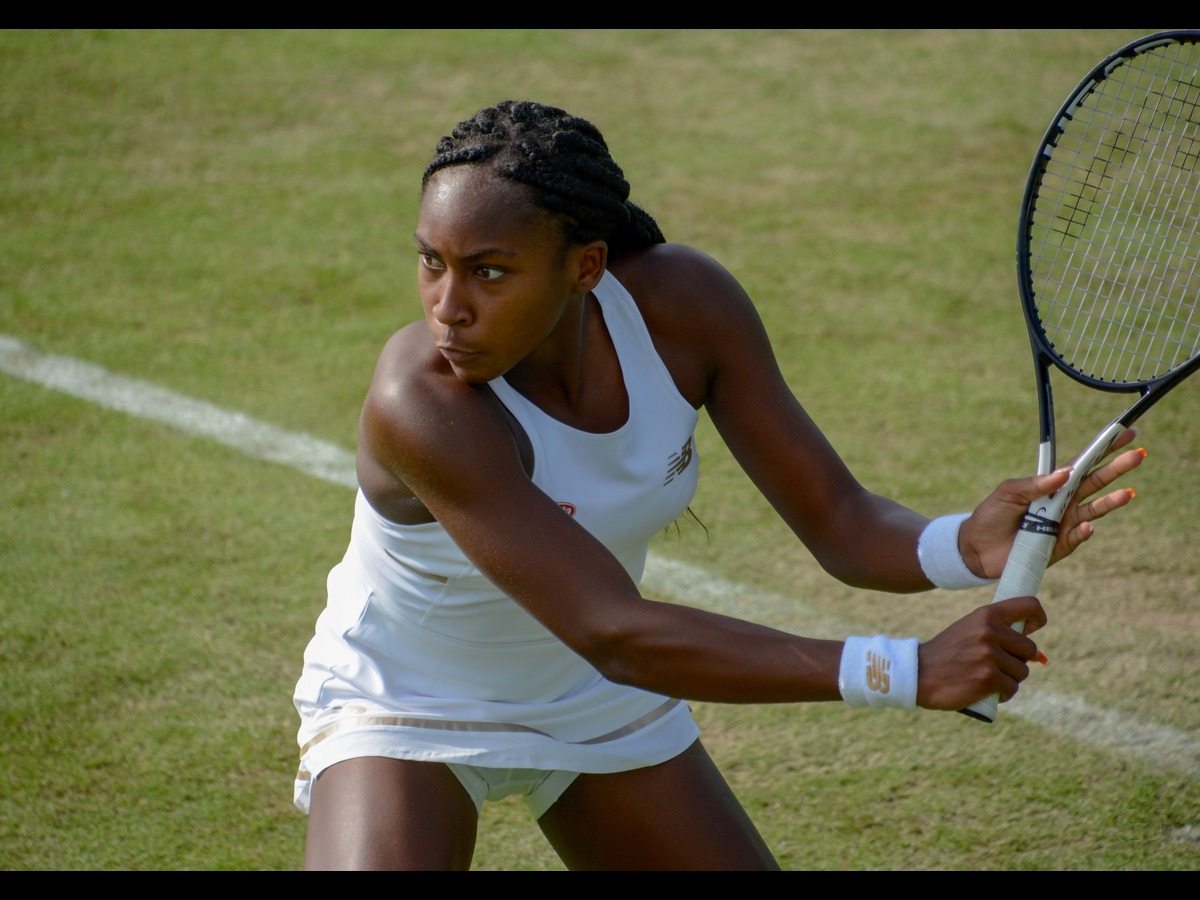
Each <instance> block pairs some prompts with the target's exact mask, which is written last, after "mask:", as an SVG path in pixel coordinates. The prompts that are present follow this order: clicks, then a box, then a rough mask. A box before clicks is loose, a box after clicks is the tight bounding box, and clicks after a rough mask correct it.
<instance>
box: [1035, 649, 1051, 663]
mask: <svg viewBox="0 0 1200 900" xmlns="http://www.w3.org/2000/svg"><path fill="white" fill-rule="evenodd" d="M1034 659H1036V660H1037V661H1038V662H1040V663H1041V664H1042V665H1043V666H1044V665H1045V664H1046V663H1048V662H1050V660H1049V659H1048V658H1047V657H1046V654H1045V653H1043V652H1042V651H1041V650H1039V651H1038V652H1037V656H1035V657H1034Z"/></svg>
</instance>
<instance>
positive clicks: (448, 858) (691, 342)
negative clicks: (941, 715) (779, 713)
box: [295, 101, 1141, 869]
mask: <svg viewBox="0 0 1200 900" xmlns="http://www.w3.org/2000/svg"><path fill="white" fill-rule="evenodd" d="M628 195H629V185H628V184H627V182H626V181H625V179H624V177H623V175H622V172H621V170H620V168H619V167H618V166H617V165H616V163H615V162H613V160H612V158H611V157H610V155H609V152H608V148H607V146H606V145H605V142H604V139H603V137H602V136H601V134H600V132H599V131H598V130H597V129H596V128H595V127H594V126H592V125H591V124H590V123H588V122H586V121H584V120H583V119H580V118H577V117H574V116H570V115H568V114H567V113H565V112H563V111H562V110H560V109H556V108H553V107H548V106H543V105H539V104H536V103H528V102H510V101H509V102H504V103H500V104H499V105H497V106H496V107H493V108H489V109H484V110H481V111H480V112H479V113H477V114H476V115H475V116H474V117H473V118H472V119H470V120H468V121H465V122H463V123H461V124H460V125H458V126H457V127H456V128H455V129H454V131H453V133H452V135H451V136H449V137H446V138H443V139H442V141H441V142H440V143H439V144H438V147H437V153H436V156H435V157H434V159H433V161H432V162H431V163H430V165H429V167H428V168H427V169H426V171H425V175H424V179H423V182H422V201H421V208H420V216H419V220H418V222H417V229H416V234H415V236H414V240H415V244H416V253H417V263H418V281H419V287H420V294H421V300H422V304H423V307H424V312H425V321H424V322H423V323H415V324H412V325H409V326H408V327H406V328H403V329H401V330H400V331H399V332H397V333H396V334H395V335H394V336H393V337H392V338H391V340H389V341H388V343H387V345H386V346H385V348H384V350H383V353H382V355H381V357H380V359H379V363H378V366H377V369H376V372H375V375H374V379H373V381H372V384H371V387H370V390H369V393H368V395H367V399H366V403H365V405H364V409H363V413H362V421H361V431H360V440H359V447H358V477H359V484H360V491H359V494H358V497H357V500H356V507H355V517H354V524H353V530H352V536H351V540H350V546H349V549H348V550H347V552H346V555H345V558H344V559H343V560H342V562H341V563H339V564H338V565H337V566H336V567H335V568H334V569H333V571H332V572H331V573H330V576H329V583H328V588H329V603H328V606H327V607H326V609H325V611H324V612H323V613H322V614H321V616H320V618H319V620H318V622H317V629H316V636H315V637H314V638H313V640H312V642H311V643H310V644H309V646H308V649H307V651H306V653H305V660H304V669H303V673H302V676H301V678H300V681H299V683H298V685H297V688H296V696H295V701H296V706H297V709H298V711H299V712H300V715H301V719H302V724H301V728H300V734H299V742H300V745H301V768H300V773H299V775H298V778H297V782H296V803H297V806H299V807H300V808H301V809H302V810H306V811H307V812H308V813H309V831H308V842H307V853H306V864H307V865H308V866H309V867H312V868H330V867H332V868H438V869H446V868H467V867H468V866H469V865H470V861H471V856H472V851H473V848H474V842H475V829H476V822H477V814H478V810H479V807H480V805H481V804H482V803H483V801H484V800H485V799H488V798H498V797H502V796H505V795H506V794H510V793H520V794H523V795H525V797H526V800H527V802H528V803H529V805H530V808H531V810H532V812H533V814H534V815H535V816H536V817H537V820H538V822H539V825H540V826H541V828H542V830H543V831H544V832H545V834H546V836H547V837H548V839H549V840H550V842H551V843H552V845H553V846H554V848H555V850H556V851H557V852H558V853H559V855H560V856H561V857H562V859H563V860H564V862H565V863H566V864H567V865H568V866H570V867H573V868H591V869H598V868H669V869H684V868H697V867H706V868H720V869H726V868H728V869H732V868H742V869H752V868H771V867H774V865H775V863H774V860H773V859H772V857H771V854H770V851H769V850H768V849H767V847H766V846H765V844H764V843H763V841H762V839H761V837H760V836H759V834H758V832H757V831H756V830H755V828H754V826H753V824H752V823H751V822H750V821H749V819H748V818H747V816H746V814H745V813H744V811H743V810H742V809H741V807H740V806H739V804H738V802H737V800H736V799H735V798H734V796H733V794H732V793H731V791H730V790H729V788H728V787H727V785H726V784H725V782H724V781H723V779H722V778H721V776H720V774H719V773H718V772H717V771H716V769H715V767H714V766H713V764H712V762H711V761H710V759H709V757H708V756H707V754H706V752H705V750H704V748H703V746H702V744H701V743H700V741H699V739H698V730H697V728H696V725H695V723H694V722H693V720H692V718H691V715H690V713H689V711H688V707H687V704H686V702H685V701H687V700H698V701H720V702H730V703H751V702H768V701H775V702H778V701H815V700H837V699H844V700H846V701H847V702H849V703H853V704H860V705H898V706H906V707H910V708H911V707H914V706H920V707H925V708H929V709H941V710H957V709H961V708H962V707H965V706H967V705H969V704H970V703H973V702H974V701H976V700H978V699H980V698H982V697H985V696H988V695H990V694H997V693H998V694H999V695H1000V696H1001V698H1002V699H1003V700H1007V699H1009V698H1010V697H1012V695H1013V694H1014V693H1015V692H1016V690H1017V686H1018V684H1019V683H1020V682H1021V681H1022V680H1023V679H1024V678H1025V677H1026V675H1027V674H1028V671H1029V670H1028V663H1029V661H1030V660H1031V659H1035V658H1036V657H1037V655H1038V650H1037V646H1036V645H1035V644H1034V642H1033V641H1032V640H1030V638H1029V637H1028V635H1029V634H1030V633H1032V632H1033V631H1036V630H1037V628H1039V627H1041V625H1043V624H1044V623H1045V615H1044V613H1043V611H1042V608H1041V606H1040V605H1039V604H1038V601H1037V600H1036V599H1034V598H1032V597H1023V598H1016V599H1013V600H1009V601H1005V602H1003V603H997V604H987V605H985V606H983V607H981V608H979V609H976V610H975V611H974V612H972V613H970V614H969V615H967V616H965V617H964V618H962V619H960V620H959V621H957V622H955V623H953V624H951V625H950V626H949V627H948V628H946V630H945V631H943V632H941V633H940V634H938V635H937V636H936V637H934V638H933V639H931V640H929V641H926V642H925V643H920V644H918V641H917V640H916V639H915V638H911V639H895V638H887V637H882V636H876V637H872V638H863V637H855V638H850V639H848V640H847V641H845V642H843V641H828V640H813V639H809V638H804V637H798V636H795V635H792V634H786V633H783V632H780V631H777V630H773V629H770V628H766V627H761V626H758V625H755V624H751V623H749V622H745V621H740V620H736V619H731V618H728V617H725V616H720V615H716V614H713V613H710V612H706V611H702V610H699V609H693V608H689V607H687V606H685V605H677V604H669V603H660V602H655V601H653V600H650V599H647V598H644V597H642V596H641V594H640V593H639V591H638V581H639V579H640V577H641V574H642V569H643V566H644V564H645V560H646V554H647V547H648V544H649V541H650V539H651V537H652V536H653V535H654V534H656V533H657V532H658V531H660V530H661V529H662V528H664V527H665V526H666V525H668V524H669V523H670V522H671V521H673V520H674V519H675V518H676V517H677V516H679V515H680V514H681V513H682V512H683V511H684V509H685V508H686V506H687V504H688V502H689V501H690V499H691V497H692V495H693V491H694V489H695V485H696V473H697V461H696V452H695V448H694V446H693V438H692V433H693V429H694V426H695V424H696V421H697V415H698V410H699V409H701V408H702V407H703V408H704V409H706V410H707V411H708V414H709V415H710V416H711V417H712V420H713V422H714V423H715V425H716V427H717V429H718V430H719V432H720V434H721V436H722V437H723V438H724V440H725V441H726V442H727V443H728V445H729V447H730V449H731V451H732V452H733V454H734V455H735V457H736V458H737V460H738V461H739V463H740V464H741V465H742V466H743V467H744V468H745V470H746V472H747V473H748V474H749V476H750V477H751V478H752V479H753V481H754V483H755V484H756V485H757V486H758V488H759V489H760V490H761V491H762V492H763V494H764V495H765V496H766V497H767V498H768V499H769V500H770V502H771V503H772V504H773V506H774V507H775V509H777V510H778V512H779V514H780V515H781V516H782V517H783V519H784V520H785V521H786V522H787V523H788V525H789V526H791V528H792V530H793V531H794V532H795V533H796V536H797V537H798V538H799V539H800V541H801V542H802V543H803V544H804V545H805V547H807V548H808V550H809V551H811V552H812V553H813V554H814V555H815V556H816V558H817V559H818V560H819V561H820V563H821V565H822V566H823V567H824V568H825V569H826V570H827V571H829V572H830V573H831V574H832V575H834V576H835V577H837V578H839V579H841V580H843V581H845V582H847V583H849V584H853V585H859V586H862V587H869V588H877V589H882V590H889V591H919V590H925V589H928V588H930V587H932V586H934V585H937V586H941V587H948V588H950V587H960V586H968V585H974V584H980V583H983V581H984V580H985V579H992V578H995V577H996V576H997V575H998V574H999V572H1000V570H1001V569H1002V567H1003V564H1004V560H1005V558H1006V556H1007V553H1008V549H1009V547H1010V545H1011V543H1012V540H1013V536H1014V534H1015V532H1016V528H1017V523H1018V521H1019V520H1020V517H1021V514H1022V513H1023V511H1024V509H1025V507H1026V506H1027V504H1028V503H1029V502H1030V501H1031V500H1033V499H1034V498H1035V497H1037V496H1039V495H1041V494H1043V493H1046V492H1048V491H1052V490H1054V489H1055V488H1056V487H1058V486H1059V485H1061V484H1062V483H1063V482H1064V481H1065V474H1066V473H1065V471H1063V472H1057V473H1054V474H1051V475H1047V476H1043V477H1034V478H1026V479H1021V480H1012V481H1007V482H1005V483H1003V484H1001V485H1000V486H999V487H998V488H997V489H996V490H995V491H994V492H993V493H992V494H991V495H990V496H989V497H987V498H986V499H985V500H984V501H983V502H982V503H981V504H980V505H979V506H978V507H977V508H976V509H975V510H974V512H973V513H971V514H970V515H969V516H968V515H963V516H956V517H942V518H939V519H936V520H934V521H933V522H930V521H929V520H927V519H926V518H924V517H923V516H920V515H918V514H917V513H915V512H912V511H910V510H908V509H906V508H904V507H903V506H901V505H899V504H897V503H895V502H893V501H891V500H887V499H884V498H882V497H879V496H876V495H874V494H871V493H870V492H868V491H866V490H865V489H864V488H863V487H862V486H861V485H859V484H858V482H857V481H856V480H855V479H854V477H853V476H852V475H851V473H850V472H849V471H848V470H847V469H846V467H845V466H844V465H843V463H842V461H841V460H840V459H839V457H838V455H837V453H836V452H835V451H834V450H833V448H832V447H831V446H830V445H829V444H828V443H827V441H826V440H825V438H824V437H823V436H822V435H821V432H820V431H819V430H818V429H817V427H816V426H815V425H814V424H813V422H812V421H811V420H810V419H809V417H808V416H807V415H806V414H805V412H804V410H803V409H802V408H801V406H800V404H799V403H798V402H797V401H796V399H795V397H794V396H793V395H792V393H791V391H790V390H789V388H788V386H787V385H786V384H785V383H784V380H783V378H782V376H781V374H780V371H779V369H778V368H777V366H776V364H775V361H774V357H773V354H772V350H771V345H770V343H769V341H768V338H767V336H766V334H765V333H764V330H763V327H762V324H761V323H760V321H759V318H758V316H757V315H756V313H755V310H754V307H753V305H752V303H751V302H750V300H749V298H748V297H747V296H746V294H745V292H744V291H743V290H742V288H741V287H740V286H739V285H738V283H737V281H735V280H734V278H733V277H731V276H730V274H729V273H728V272H726V271H725V270H724V269H723V268H721V266H719V265H718V264H717V263H716V262H714V261H713V260H712V259H710V258H709V257H707V256H705V255H703V254H702V253H699V252H697V251H696V250H692V249H689V248H688V247H684V246H680V245H674V244H668V243H666V242H665V240H664V238H663V236H662V234H661V233H660V231H659V229H658V227H657V225H656V224H655V223H654V221H653V220H652V219H651V218H650V216H648V215H647V214H646V213H645V212H644V211H643V210H641V209H640V208H638V207H637V206H635V205H633V204H632V203H630V202H629V201H628ZM1131 437H1132V435H1131V434H1126V435H1125V436H1124V437H1123V438H1122V440H1121V441H1120V443H1121V444H1122V445H1123V444H1125V443H1127V442H1128V440H1129V439H1130V438H1131ZM1140 461H1141V455H1140V454H1139V453H1138V452H1136V451H1128V452H1124V453H1121V454H1119V455H1116V456H1115V457H1113V458H1112V459H1111V460H1110V461H1109V462H1107V464H1105V465H1104V466H1103V467H1101V468H1099V469H1098V470H1097V471H1096V472H1095V473H1094V474H1093V475H1092V476H1091V477H1090V478H1089V479H1088V481H1087V482H1085V485H1084V487H1083V488H1082V489H1081V490H1080V492H1079V496H1078V497H1077V499H1076V501H1075V503H1074V504H1073V505H1072V507H1071V509H1070V510H1069V512H1068V514H1067V516H1066V518H1065V520H1064V526H1063V528H1062V533H1061V537H1060V539H1059V543H1058V547H1057V549H1056V552H1055V558H1061V557H1062V556H1065V555H1066V554H1068V553H1070V552H1071V551H1072V550H1073V549H1074V548H1075V547H1076V546H1078V545H1079V544H1080V543H1081V542H1082V541H1084V540H1086V539H1087V538H1088V537H1089V536H1090V535H1091V534H1092V524H1091V523H1092V521H1093V520H1095V519H1097V518H1099V517H1101V516H1103V515H1105V514H1106V513H1108V512H1110V511H1111V510H1113V509H1116V508H1117V507H1120V506H1122V505H1124V504H1125V503H1126V502H1127V501H1128V499H1129V497H1130V496H1131V494H1130V493H1129V492H1127V491H1123V490H1122V491H1114V492H1110V493H1107V494H1103V495H1101V494H1100V492H1101V491H1102V489H1103V488H1105V487H1106V486H1107V485H1108V484H1109V483H1110V482H1111V481H1112V480H1113V479H1114V478H1116V477H1118V476H1120V475H1121V474H1123V473H1125V472H1128V471H1129V470H1131V469H1132V468H1133V467H1134V466H1136V465H1137V464H1138V463H1139V462H1140ZM1089 497H1091V498H1094V499H1091V500H1088V498H1089ZM1019 621H1024V623H1025V625H1024V628H1023V631H1024V633H1023V634H1022V633H1018V632H1017V631H1015V630H1013V628H1012V627H1011V626H1012V624H1013V623H1015V622H1019Z"/></svg>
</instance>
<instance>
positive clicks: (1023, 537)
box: [960, 418, 1126, 722]
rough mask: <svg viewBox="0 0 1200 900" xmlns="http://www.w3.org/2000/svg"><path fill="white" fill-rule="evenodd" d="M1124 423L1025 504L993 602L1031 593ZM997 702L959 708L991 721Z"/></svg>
mask: <svg viewBox="0 0 1200 900" xmlns="http://www.w3.org/2000/svg"><path fill="white" fill-rule="evenodd" d="M1125 427H1126V426H1125V424H1124V423H1123V422H1122V421H1121V420H1120V419H1119V418H1118V419H1114V420H1113V421H1112V422H1109V423H1108V425H1107V426H1106V427H1105V428H1103V429H1101V431H1100V433H1099V434H1097V435H1096V437H1095V438H1093V439H1092V442H1091V443H1090V444H1088V445H1087V447H1085V448H1084V450H1083V452H1082V453H1080V454H1079V456H1078V457H1076V458H1075V462H1074V465H1073V466H1072V469H1071V477H1070V478H1068V479H1067V483H1066V484H1064V485H1063V486H1062V487H1060V488H1059V489H1058V490H1057V491H1055V492H1054V493H1053V494H1048V495H1047V496H1045V497H1039V498H1038V499H1037V500H1034V501H1033V502H1032V503H1030V504H1029V511H1028V512H1026V513H1025V518H1024V519H1022V520H1021V528H1020V530H1019V531H1018V532H1017V537H1016V540H1014V541H1013V546H1012V550H1011V551H1009V554H1008V562H1006V563H1005V564H1004V571H1003V572H1002V573H1001V574H1000V582H999V584H997V585H996V595H995V596H994V597H992V602H993V603H995V602H997V601H999V600H1007V599H1008V598H1009V597H1031V596H1033V595H1035V594H1036V593H1037V592H1038V588H1039V587H1041V584H1042V576H1043V575H1045V574H1046V567H1047V566H1048V565H1049V564H1050V554H1051V553H1053V552H1054V543H1055V541H1056V540H1058V525H1059V523H1060V522H1061V521H1062V517H1063V514H1064V513H1065V512H1066V511H1067V504H1068V503H1070V502H1071V498H1072V497H1074V496H1075V492H1076V491H1077V490H1078V489H1079V484H1080V482H1081V481H1082V480H1083V477H1084V476H1085V475H1086V474H1087V473H1088V472H1090V471H1091V470H1092V466H1094V465H1096V463H1098V462H1099V461H1100V460H1101V459H1102V458H1103V457H1104V454H1106V453H1107V452H1108V448H1109V447H1111V446H1112V443H1113V441H1115V440H1116V439H1117V436H1118V435H1120V434H1121V432H1122V431H1124V430H1125ZM1039 453H1041V456H1040V457H1039V460H1040V459H1043V458H1044V459H1046V460H1047V461H1048V460H1049V459H1051V458H1052V456H1051V455H1050V454H1047V453H1046V452H1045V445H1043V447H1042V448H1041V450H1040V451H1039ZM1024 626H1025V623H1024V622H1013V630H1014V631H1021V630H1023V628H1024ZM999 705H1000V698H999V697H997V696H995V695H993V696H991V697H985V698H984V699H982V700H978V701H976V702H975V703H972V704H971V705H970V706H968V707H967V708H966V709H963V710H960V712H962V713H963V714H964V715H968V716H970V717H971V718H972V719H978V720H979V721H981V722H994V721H996V711H997V709H998V708H999Z"/></svg>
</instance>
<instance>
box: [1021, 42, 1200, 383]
mask: <svg viewBox="0 0 1200 900" xmlns="http://www.w3.org/2000/svg"><path fill="white" fill-rule="evenodd" d="M1059 127H1060V130H1061V133H1060V134H1059V136H1058V140H1057V142H1056V143H1055V144H1054V146H1053V147H1052V148H1051V147H1048V148H1046V150H1045V151H1044V154H1045V156H1046V157H1047V158H1046V161H1045V166H1044V171H1043V172H1042V175H1041V181H1040V185H1039V186H1038V189H1037V193H1036V198H1035V201H1034V202H1035V205H1034V206H1033V208H1032V210H1031V216H1032V218H1031V222H1030V225H1029V236H1028V237H1029V263H1030V275H1031V281H1032V284H1033V287H1034V300H1035V303H1036V305H1037V313H1038V318H1039V319H1040V322H1041V327H1042V328H1043V330H1044V332H1045V335H1046V337H1047V339H1048V340H1049V341H1050V342H1051V343H1052V345H1053V346H1054V349H1055V352H1056V353H1057V354H1059V356H1060V358H1061V360H1062V361H1063V362H1064V363H1065V364H1066V365H1068V366H1070V367H1071V368H1073V369H1075V370H1076V371H1079V372H1081V373H1082V374H1085V375H1088V376H1090V377H1093V378H1098V379H1101V380H1104V381H1109V382H1112V383H1130V382H1143V381H1149V380H1152V379H1153V378H1156V377H1158V376H1160V375H1163V374H1165V373H1166V372H1168V371H1170V370H1171V369H1173V368H1176V367H1178V366H1180V365H1182V364H1183V363H1185V362H1186V361H1187V360H1188V359H1190V358H1192V357H1193V356H1195V355H1196V354H1197V353H1200V310H1198V308H1197V306H1198V303H1200V300H1198V299H1197V284H1198V282H1197V277H1196V276H1197V269H1198V268H1200V45H1197V44H1193V43H1187V44H1171V45H1166V46H1162V47H1158V48H1156V49H1153V50H1150V51H1147V52H1144V53H1141V54H1139V55H1136V56H1133V57H1130V58H1127V59H1123V60H1121V61H1120V62H1119V64H1117V65H1115V66H1114V67H1113V68H1111V69H1110V71H1109V74H1108V76H1107V77H1105V78H1103V79H1102V80H1100V81H1098V82H1097V83H1095V84H1094V85H1093V86H1092V88H1091V90H1090V91H1088V92H1086V93H1085V94H1083V95H1082V96H1081V98H1080V99H1079V100H1078V101H1077V103H1076V105H1075V107H1074V108H1073V109H1072V110H1070V111H1069V112H1068V113H1067V114H1066V115H1065V116H1064V117H1063V119H1062V120H1060V123H1059Z"/></svg>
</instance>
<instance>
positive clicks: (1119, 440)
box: [1067, 428, 1138, 468]
mask: <svg viewBox="0 0 1200 900" xmlns="http://www.w3.org/2000/svg"><path fill="white" fill-rule="evenodd" d="M1137 434H1138V433H1137V429H1136V428H1126V429H1125V430H1124V431H1122V432H1121V433H1120V434H1118V435H1117V436H1116V437H1115V438H1113V442H1112V443H1111V444H1109V445H1108V449H1107V450H1105V451H1104V456H1102V457H1100V458H1101V459H1106V458H1107V457H1109V456H1111V455H1112V454H1114V453H1116V452H1117V451H1118V450H1120V449H1121V448H1122V447H1124V446H1127V445H1128V444H1129V442H1130V441H1132V440H1133V439H1134V438H1136V437H1137ZM1080 452H1082V451H1080ZM1078 459H1079V454H1076V455H1075V456H1072V457H1071V461H1070V462H1069V463H1067V467H1068V468H1070V467H1072V466H1074V465H1075V462H1076V460H1078Z"/></svg>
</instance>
